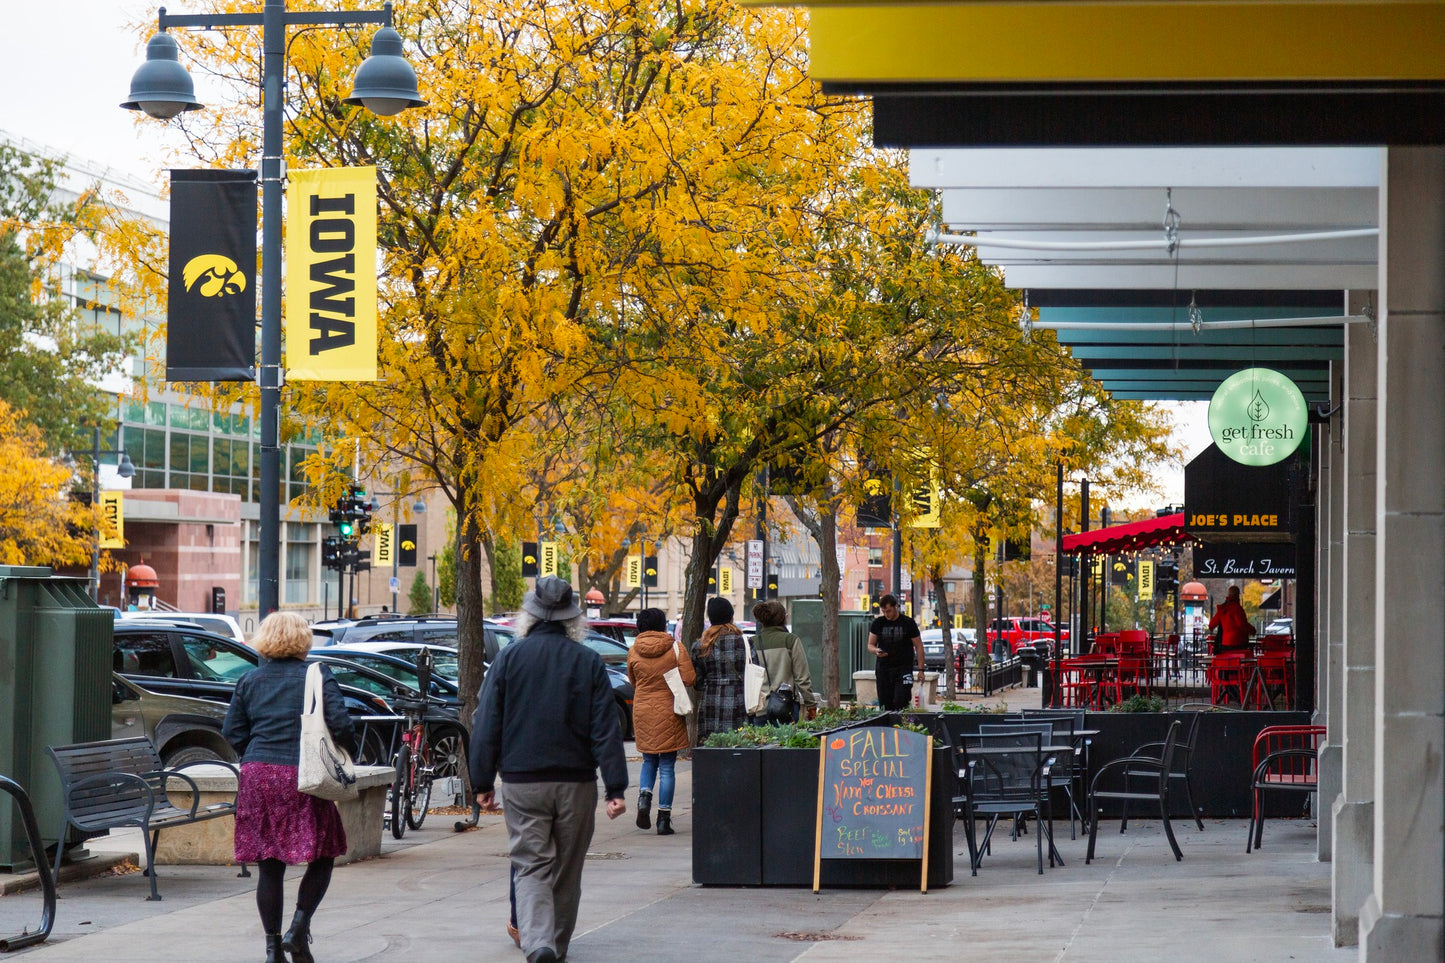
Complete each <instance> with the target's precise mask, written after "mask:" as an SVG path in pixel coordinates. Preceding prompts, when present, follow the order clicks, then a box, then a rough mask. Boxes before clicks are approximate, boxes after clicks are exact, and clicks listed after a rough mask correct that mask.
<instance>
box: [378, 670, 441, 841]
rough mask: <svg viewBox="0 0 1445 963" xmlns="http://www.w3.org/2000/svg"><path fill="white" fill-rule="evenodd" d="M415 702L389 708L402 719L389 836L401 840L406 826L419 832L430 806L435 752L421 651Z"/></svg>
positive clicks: (398, 702) (427, 675)
mask: <svg viewBox="0 0 1445 963" xmlns="http://www.w3.org/2000/svg"><path fill="white" fill-rule="evenodd" d="M417 684H418V686H419V691H418V693H417V695H418V697H417V698H416V699H408V698H399V699H395V700H393V705H394V706H395V707H396V708H397V710H398V711H400V712H401V714H402V715H403V716H404V717H405V718H406V725H405V727H404V728H403V729H402V733H401V748H400V749H398V750H397V754H396V779H395V781H393V782H392V784H391V792H390V794H389V798H390V801H391V835H392V836H393V838H395V839H401V838H402V837H403V836H404V835H406V830H407V828H408V827H410V828H412V829H421V826H422V823H423V822H424V821H425V820H426V811H427V806H428V805H430V803H431V789H432V781H433V780H434V779H435V778H436V762H437V760H436V753H435V749H434V747H433V745H432V741H431V733H430V731H429V729H428V726H427V721H426V713H427V706H428V705H430V703H431V700H430V699H428V698H427V690H428V689H430V687H431V659H430V657H429V656H428V655H427V653H425V652H423V653H422V657H421V660H420V661H419V662H418V663H417Z"/></svg>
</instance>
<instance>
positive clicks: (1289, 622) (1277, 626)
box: [1260, 617, 1294, 635]
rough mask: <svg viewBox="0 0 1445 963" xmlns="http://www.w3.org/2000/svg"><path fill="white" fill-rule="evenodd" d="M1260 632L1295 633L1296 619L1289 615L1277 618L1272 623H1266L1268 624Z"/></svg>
mask: <svg viewBox="0 0 1445 963" xmlns="http://www.w3.org/2000/svg"><path fill="white" fill-rule="evenodd" d="M1260 634H1261V635H1294V619H1292V618H1288V617H1286V618H1282V619H1275V620H1274V621H1273V622H1271V623H1269V624H1268V625H1266V626H1265V627H1264V631H1263V632H1261V633H1260Z"/></svg>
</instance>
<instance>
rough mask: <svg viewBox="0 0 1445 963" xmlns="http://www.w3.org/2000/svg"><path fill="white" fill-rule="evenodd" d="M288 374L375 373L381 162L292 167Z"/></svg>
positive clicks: (349, 377)
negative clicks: (304, 168)
mask: <svg viewBox="0 0 1445 963" xmlns="http://www.w3.org/2000/svg"><path fill="white" fill-rule="evenodd" d="M290 180H291V184H290V187H289V188H288V190H287V199H286V208H287V223H286V376H287V377H288V378H290V379H291V380H293V381H375V380H376V168H375V167H336V168H329V169H326V170H316V171H297V172H296V173H294V174H291V175H290Z"/></svg>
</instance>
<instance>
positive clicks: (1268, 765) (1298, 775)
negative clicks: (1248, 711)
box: [1244, 726, 1325, 853]
mask: <svg viewBox="0 0 1445 963" xmlns="http://www.w3.org/2000/svg"><path fill="white" fill-rule="evenodd" d="M1324 736H1325V727H1324V726H1267V727H1265V728H1264V729H1261V730H1260V731H1259V735H1257V736H1255V738H1254V752H1253V753H1252V756H1251V761H1252V762H1253V765H1254V770H1253V775H1252V776H1251V777H1250V783H1249V788H1250V791H1251V792H1252V793H1253V795H1254V811H1253V813H1252V814H1251V815H1250V817H1249V839H1248V840H1246V841H1245V844H1244V851H1245V852H1246V853H1248V852H1252V851H1254V850H1256V849H1259V848H1260V846H1261V845H1262V844H1263V839H1264V794H1265V792H1266V791H1271V790H1279V791H1287V792H1302V793H1312V792H1317V791H1318V790H1319V786H1320V782H1319V770H1318V761H1319V745H1320V741H1321V740H1322V739H1324Z"/></svg>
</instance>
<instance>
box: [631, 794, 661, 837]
mask: <svg viewBox="0 0 1445 963" xmlns="http://www.w3.org/2000/svg"><path fill="white" fill-rule="evenodd" d="M651 809H652V793H650V792H648V791H647V790H646V789H644V790H642V791H641V792H639V793H638V794H637V828H638V829H651V828H652V814H651V812H650V810H651ZM657 816H658V818H659V819H661V818H662V810H660V809H659V810H658V811H657Z"/></svg>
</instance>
